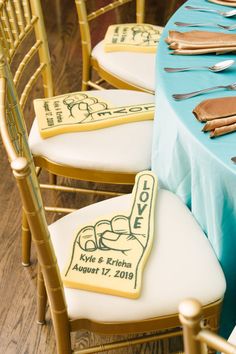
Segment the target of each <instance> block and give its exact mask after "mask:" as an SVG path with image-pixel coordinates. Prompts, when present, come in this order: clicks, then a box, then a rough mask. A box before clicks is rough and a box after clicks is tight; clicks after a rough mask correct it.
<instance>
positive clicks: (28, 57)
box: [14, 40, 42, 86]
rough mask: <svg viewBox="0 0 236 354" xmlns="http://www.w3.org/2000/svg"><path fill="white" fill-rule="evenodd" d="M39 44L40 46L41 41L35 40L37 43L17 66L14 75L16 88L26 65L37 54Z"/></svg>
mask: <svg viewBox="0 0 236 354" xmlns="http://www.w3.org/2000/svg"><path fill="white" fill-rule="evenodd" d="M41 44H42V41H40V40H37V42H36V43H35V44H34V45H33V46H32V47H31V48H30V50H29V51H28V52H27V53H26V55H25V56H24V58H23V59H22V60H21V62H20V64H19V66H18V68H17V70H16V72H15V75H14V84H15V85H16V86H17V85H18V83H19V81H20V79H21V76H22V74H23V72H24V69H25V68H26V67H27V64H28V63H29V61H30V60H31V59H32V58H33V56H34V55H35V54H36V53H37V51H38V49H39V47H40V45H41Z"/></svg>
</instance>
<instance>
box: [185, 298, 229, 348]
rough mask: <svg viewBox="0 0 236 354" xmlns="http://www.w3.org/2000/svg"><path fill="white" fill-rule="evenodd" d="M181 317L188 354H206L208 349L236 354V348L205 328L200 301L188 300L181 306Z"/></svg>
mask: <svg viewBox="0 0 236 354" xmlns="http://www.w3.org/2000/svg"><path fill="white" fill-rule="evenodd" d="M179 312H180V314H179V317H180V321H181V323H182V326H183V335H184V348H185V353H186V354H205V353H207V348H208V349H210V350H211V351H212V350H213V351H214V352H215V351H217V352H222V353H226V354H236V346H235V345H233V344H230V343H229V342H227V341H226V340H225V339H224V338H222V337H220V336H219V335H218V334H216V333H215V332H213V331H212V330H210V329H209V328H207V326H206V325H205V326H203V324H202V319H203V310H202V306H201V304H200V303H199V301H197V300H195V299H187V300H185V301H183V302H182V303H181V304H180V306H179Z"/></svg>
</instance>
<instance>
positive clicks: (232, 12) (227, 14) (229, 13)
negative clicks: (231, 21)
mask: <svg viewBox="0 0 236 354" xmlns="http://www.w3.org/2000/svg"><path fill="white" fill-rule="evenodd" d="M185 9H187V10H196V11H204V12H214V13H217V14H219V15H221V16H224V17H232V16H235V15H236V9H233V10H229V11H220V10H215V9H210V8H209V7H197V6H189V5H188V6H185Z"/></svg>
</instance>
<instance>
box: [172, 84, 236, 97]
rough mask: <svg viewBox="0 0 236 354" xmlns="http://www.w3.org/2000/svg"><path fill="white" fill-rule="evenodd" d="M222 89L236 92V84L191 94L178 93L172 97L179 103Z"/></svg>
mask: <svg viewBox="0 0 236 354" xmlns="http://www.w3.org/2000/svg"><path fill="white" fill-rule="evenodd" d="M220 88H224V89H226V90H236V82H234V83H233V84H230V85H220V86H214V87H210V88H206V89H203V90H199V91H194V92H189V93H176V94H174V95H172V97H173V98H174V99H175V100H178V101H179V100H185V99H186V98H190V97H194V96H198V95H201V94H202V93H206V92H209V91H212V90H217V89H220Z"/></svg>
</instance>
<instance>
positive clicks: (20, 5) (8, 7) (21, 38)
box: [0, 0, 135, 266]
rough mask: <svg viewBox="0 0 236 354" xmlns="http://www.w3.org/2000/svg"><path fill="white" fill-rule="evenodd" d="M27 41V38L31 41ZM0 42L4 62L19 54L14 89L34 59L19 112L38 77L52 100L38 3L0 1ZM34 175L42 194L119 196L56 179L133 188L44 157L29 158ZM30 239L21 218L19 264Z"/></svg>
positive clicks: (25, 259)
mask: <svg viewBox="0 0 236 354" xmlns="http://www.w3.org/2000/svg"><path fill="white" fill-rule="evenodd" d="M32 33H34V35H35V40H34V43H33V44H32V46H31V47H30V49H29V50H28V48H27V50H26V52H24V48H22V44H23V43H25V42H27V40H28V39H29V37H30V36H31V37H32ZM31 37H30V38H31ZM0 42H1V45H2V46H3V48H4V51H5V53H6V56H7V59H8V62H9V63H10V64H11V63H12V62H13V61H14V58H15V57H16V54H18V53H20V54H21V61H20V63H19V64H18V67H17V68H16V71H15V75H14V84H15V85H16V87H18V86H20V84H21V83H22V78H23V74H24V73H25V72H27V67H28V65H29V64H30V62H31V60H32V59H33V58H34V57H38V65H37V66H36V68H35V70H34V72H33V74H32V76H31V77H30V79H29V80H28V82H27V83H26V84H25V85H24V89H23V91H22V92H21V94H20V106H21V108H22V110H23V109H24V107H25V104H26V101H27V100H28V98H29V95H30V93H31V91H32V89H33V86H34V84H35V83H36V81H37V80H38V79H39V78H40V77H41V78H42V81H43V88H44V95H45V97H51V96H53V82H52V72H51V62H50V55H49V50H48V42H47V36H46V31H45V26H44V21H43V14H42V8H41V3H40V0H23V1H20V0H1V1H0ZM33 159H34V162H35V164H36V166H37V167H38V174H40V171H41V169H45V170H47V171H48V172H49V173H50V184H41V185H40V187H41V188H42V189H45V190H54V191H64V192H70V193H73V192H78V193H88V194H97V195H107V196H110V197H112V196H117V195H121V194H123V193H118V192H114V191H102V190H92V189H89V188H88V189H86V188H84V189H83V188H74V187H70V186H65V185H58V184H57V179H56V176H63V177H67V178H73V179H77V180H82V181H89V182H95V183H106V184H111V185H112V184H118V185H133V184H134V179H135V174H134V173H123V172H119V171H117V172H111V171H99V170H89V169H83V168H75V167H71V166H65V165H61V164H58V163H55V162H54V161H50V160H48V159H47V158H45V157H44V156H34V157H33ZM45 209H46V210H47V211H49V212H59V213H69V212H71V211H73V210H74V209H72V208H62V207H51V206H45ZM30 249H31V235H30V230H29V227H28V224H27V220H26V217H25V215H24V214H23V217H22V264H23V265H24V266H28V265H29V264H30Z"/></svg>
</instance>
